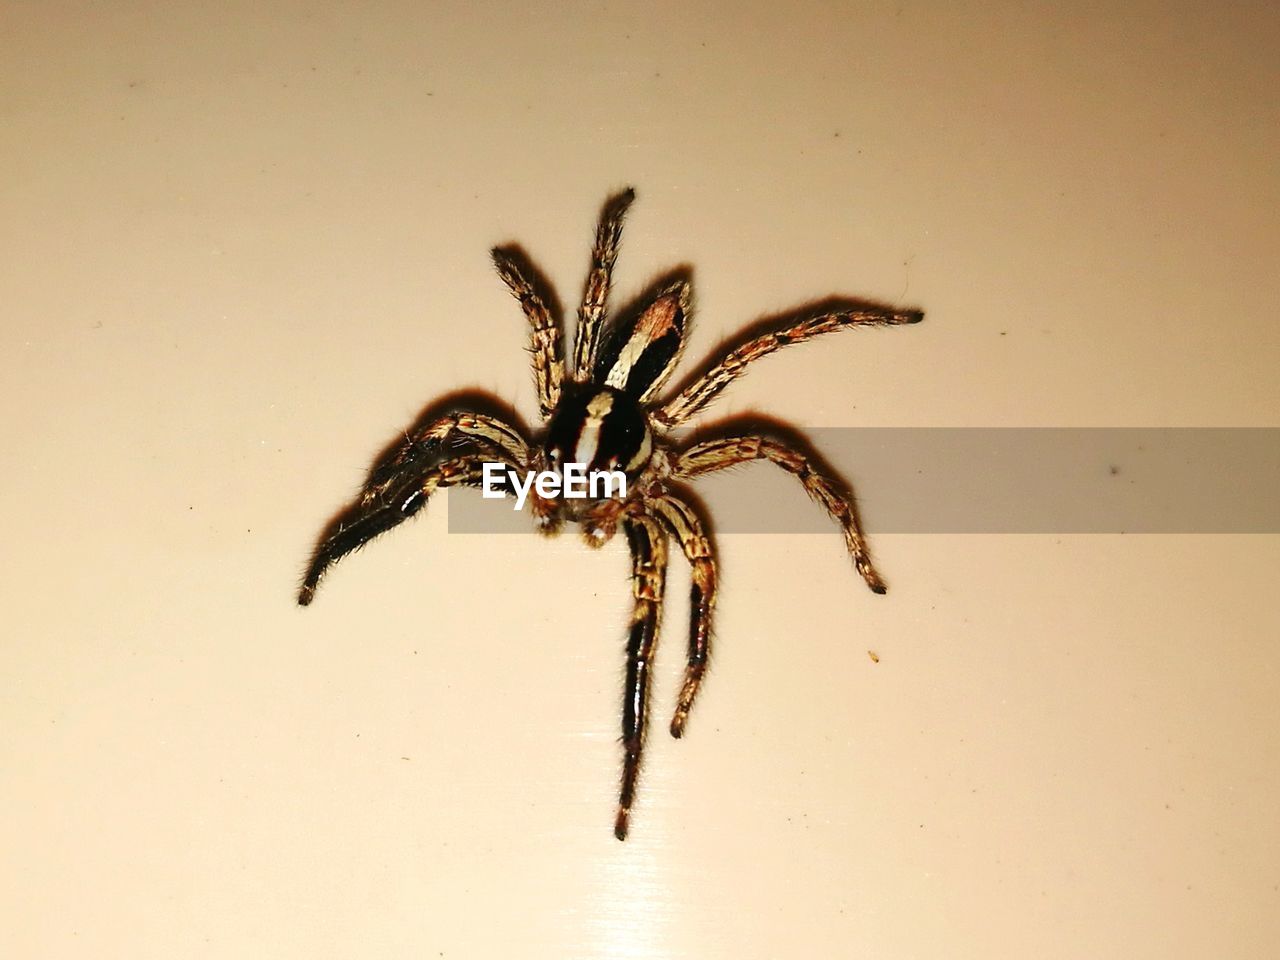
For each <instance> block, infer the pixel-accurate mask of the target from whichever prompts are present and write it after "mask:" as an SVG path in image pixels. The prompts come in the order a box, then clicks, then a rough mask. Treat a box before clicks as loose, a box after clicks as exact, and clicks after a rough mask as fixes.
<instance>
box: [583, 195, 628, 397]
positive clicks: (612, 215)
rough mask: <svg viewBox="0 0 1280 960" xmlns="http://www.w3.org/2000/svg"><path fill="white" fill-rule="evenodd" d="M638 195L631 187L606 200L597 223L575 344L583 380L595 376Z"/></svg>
mask: <svg viewBox="0 0 1280 960" xmlns="http://www.w3.org/2000/svg"><path fill="white" fill-rule="evenodd" d="M635 198H636V192H635V191H634V190H632V189H631V188H630V187H628V188H627V189H626V190H623V191H622V192H621V193H619V194H615V195H614V196H612V197H610V198H609V199H608V200H607V201H605V205H604V210H603V211H602V212H601V214H600V223H599V224H598V225H597V226H596V242H595V246H593V247H592V250H591V271H590V272H589V273H588V274H587V283H586V288H585V289H584V290H583V293H582V306H581V307H580V308H579V310H578V331H577V336H576V338H575V340H574V344H573V375H574V376H575V377H577V378H579V379H580V380H585V379H587V378H588V377H590V376H591V366H592V363H593V361H594V360H595V354H596V344H597V341H598V340H599V338H600V328H601V326H602V325H603V323H604V318H605V307H606V306H607V304H608V301H609V287H610V286H611V285H612V283H613V264H614V261H616V260H617V259H618V244H619V242H620V241H621V239H622V221H623V219H624V218H625V217H626V214H627V208H628V207H629V206H631V201H633V200H635Z"/></svg>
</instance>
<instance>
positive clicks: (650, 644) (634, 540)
mask: <svg viewBox="0 0 1280 960" xmlns="http://www.w3.org/2000/svg"><path fill="white" fill-rule="evenodd" d="M623 530H624V531H625V532H626V534H627V544H628V545H629V546H630V548H631V592H632V595H633V596H634V597H635V607H634V610H633V612H632V614H631V627H630V630H629V632H628V635H627V673H626V681H625V683H626V686H625V688H624V693H623V697H622V750H623V760H622V790H621V792H620V794H619V796H618V815H617V817H616V818H615V820H614V823H613V835H614V836H615V837H617V838H618V839H619V840H625V839H627V826H628V824H629V823H630V820H631V804H632V803H633V802H634V800H635V795H636V779H637V777H638V776H639V774H640V754H641V751H643V750H644V733H645V724H646V722H647V721H648V718H649V670H650V667H651V664H652V660H653V651H654V647H655V646H656V645H657V641H658V624H659V622H660V619H661V617H662V594H663V590H664V587H665V585H666V577H667V535H666V533H665V532H664V531H663V530H662V528H661V527H660V526H659V525H658V524H657V523H656V522H655V521H654V520H653V519H652V518H651V517H648V516H645V515H644V514H636V515H634V516H630V517H627V518H626V520H624V521H623Z"/></svg>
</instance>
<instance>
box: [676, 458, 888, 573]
mask: <svg viewBox="0 0 1280 960" xmlns="http://www.w3.org/2000/svg"><path fill="white" fill-rule="evenodd" d="M751 460H768V461H769V462H770V463H775V464H777V465H778V466H779V467H781V468H782V469H783V470H786V471H787V472H788V473H791V474H794V475H795V476H796V477H797V478H798V479H799V480H800V482H801V483H802V484H803V485H804V489H805V492H806V493H807V494H809V496H810V497H812V498H813V499H814V500H816V501H817V502H818V503H819V504H821V505H822V507H823V508H824V509H825V510H826V511H827V513H829V514H830V515H831V517H832V518H833V519H834V520H835V521H836V522H837V523H839V524H840V526H841V527H842V528H843V529H844V541H845V545H846V546H847V547H848V548H849V553H850V554H851V555H852V556H853V565H854V566H855V567H856V568H857V569H858V573H860V574H861V575H862V579H863V580H865V581H866V582H867V586H868V587H870V588H871V590H872V592H874V593H884V592H885V590H886V589H887V588H886V587H885V584H884V581H883V580H882V579H880V574H878V573H877V572H876V569H875V567H874V566H872V563H871V554H870V551H869V550H868V548H867V541H866V537H865V536H864V535H863V532H862V524H861V523H860V522H859V520H858V508H857V504H856V502H855V500H854V495H853V491H852V490H851V489H849V488H846V487H845V486H844V485H843V484H841V483H840V482H839V481H838V480H836V479H835V478H834V477H829V476H827V475H826V474H824V473H823V472H821V471H820V470H819V469H818V468H817V467H816V466H815V465H814V464H813V463H812V462H811V461H810V459H809V458H808V457H806V456H805V455H804V454H803V453H801V452H800V451H798V450H796V449H794V448H792V447H790V446H788V445H787V444H785V443H781V442H779V441H777V440H774V439H772V438H770V437H761V436H738V437H725V438H723V439H718V440H708V441H705V442H703V443H698V444H695V445H694V446H692V447H690V448H689V449H688V450H686V451H685V452H684V453H682V454H681V455H680V456H679V457H678V458H677V460H676V463H675V467H674V470H673V474H674V476H676V477H678V478H681V479H691V478H693V477H697V476H701V475H702V474H704V473H712V472H713V471H716V470H724V469H725V468H726V467H732V466H736V465H737V464H740V463H747V462H749V461H751Z"/></svg>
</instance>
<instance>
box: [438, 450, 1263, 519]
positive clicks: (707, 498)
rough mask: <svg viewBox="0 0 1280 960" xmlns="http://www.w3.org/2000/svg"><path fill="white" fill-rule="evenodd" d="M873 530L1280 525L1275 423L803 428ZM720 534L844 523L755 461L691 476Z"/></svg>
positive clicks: (472, 511) (461, 500) (471, 512)
mask: <svg viewBox="0 0 1280 960" xmlns="http://www.w3.org/2000/svg"><path fill="white" fill-rule="evenodd" d="M804 437H805V438H807V440H808V442H809V444H811V445H812V449H813V450H816V451H818V452H819V453H820V454H821V457H822V459H823V460H825V461H826V463H827V464H829V465H831V467H832V468H833V469H834V470H835V472H836V474H837V475H838V476H840V477H841V478H842V479H843V480H844V481H845V482H846V483H847V484H849V485H850V486H852V488H853V489H854V491H855V492H856V495H857V500H858V506H859V511H860V513H861V516H862V521H863V525H864V526H865V528H866V529H867V530H868V532H871V533H1280V429H1277V428H1130V427H1121V428H1078V429H1077V428H960V429H956V428H844V429H832V428H827V429H819V430H809V431H806V432H805V434H804ZM690 486H691V488H692V489H693V490H694V491H695V492H697V494H698V495H699V497H700V498H701V500H702V502H703V504H704V505H705V508H706V512H707V514H708V516H709V517H710V519H711V520H712V521H713V523H714V526H715V530H716V532H717V533H718V534H726V533H838V528H837V527H836V526H835V525H834V524H833V523H832V521H831V519H830V518H829V517H828V516H827V515H826V514H825V513H824V512H823V510H822V509H821V508H820V507H818V506H817V505H816V504H814V503H813V502H811V501H810V500H809V499H808V498H807V497H806V496H805V494H804V490H803V488H802V487H801V486H800V484H799V482H798V481H797V480H796V478H795V477H793V476H791V475H789V474H787V473H785V472H784V471H782V470H780V469H779V468H778V467H776V466H774V465H772V464H770V463H766V462H758V463H751V464H747V465H743V466H740V467H735V468H732V469H729V470H725V471H722V472H718V473H713V474H708V475H706V476H704V477H699V478H698V479H696V480H694V481H693V482H692V483H691V484H690ZM513 503H514V501H513V500H495V499H483V498H482V497H481V495H480V493H479V491H474V490H465V491H458V492H455V493H452V494H451V495H450V497H449V530H450V532H453V533H528V532H532V530H533V524H532V520H531V519H530V517H529V516H528V514H527V513H517V512H516V511H515V510H513V509H512V506H513Z"/></svg>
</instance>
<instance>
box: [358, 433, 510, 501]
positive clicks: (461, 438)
mask: <svg viewBox="0 0 1280 960" xmlns="http://www.w3.org/2000/svg"><path fill="white" fill-rule="evenodd" d="M464 444H470V445H471V446H479V447H482V448H486V449H491V450H494V451H495V452H497V454H498V455H499V457H501V458H502V459H503V460H505V461H508V462H513V463H521V464H523V463H527V462H528V460H529V444H528V442H527V441H526V440H525V438H524V435H523V434H522V433H521V431H520V430H519V429H517V428H516V427H515V426H513V425H512V424H510V423H507V422H506V421H505V420H500V419H499V418H497V417H493V416H490V415H488V414H484V413H477V412H474V411H455V412H453V413H450V414H447V415H445V416H442V417H438V418H437V419H435V420H432V421H431V422H430V423H427V424H426V425H425V426H421V427H419V428H417V429H415V430H414V432H413V433H411V434H408V435H406V436H405V439H404V442H403V443H401V444H400V446H399V448H398V449H397V450H396V451H395V453H394V454H392V455H391V456H389V457H386V458H384V459H383V460H382V461H381V462H380V463H378V464H377V465H376V466H375V467H374V469H373V471H372V472H371V473H370V475H369V479H368V481H367V482H366V483H365V485H364V490H363V491H362V492H361V494H360V500H361V503H364V504H369V503H371V502H373V501H374V500H379V499H384V498H385V495H386V492H387V490H388V488H390V487H391V486H393V485H395V484H396V483H397V481H402V480H403V479H404V476H405V475H406V473H407V472H411V471H413V470H414V469H419V470H421V469H424V468H423V467H421V466H419V465H422V464H425V463H430V462H433V461H437V460H438V459H439V455H440V453H441V452H442V451H444V452H445V453H446V454H447V455H448V454H450V453H453V452H454V451H451V450H450V449H449V448H451V447H456V446H459V445H464Z"/></svg>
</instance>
